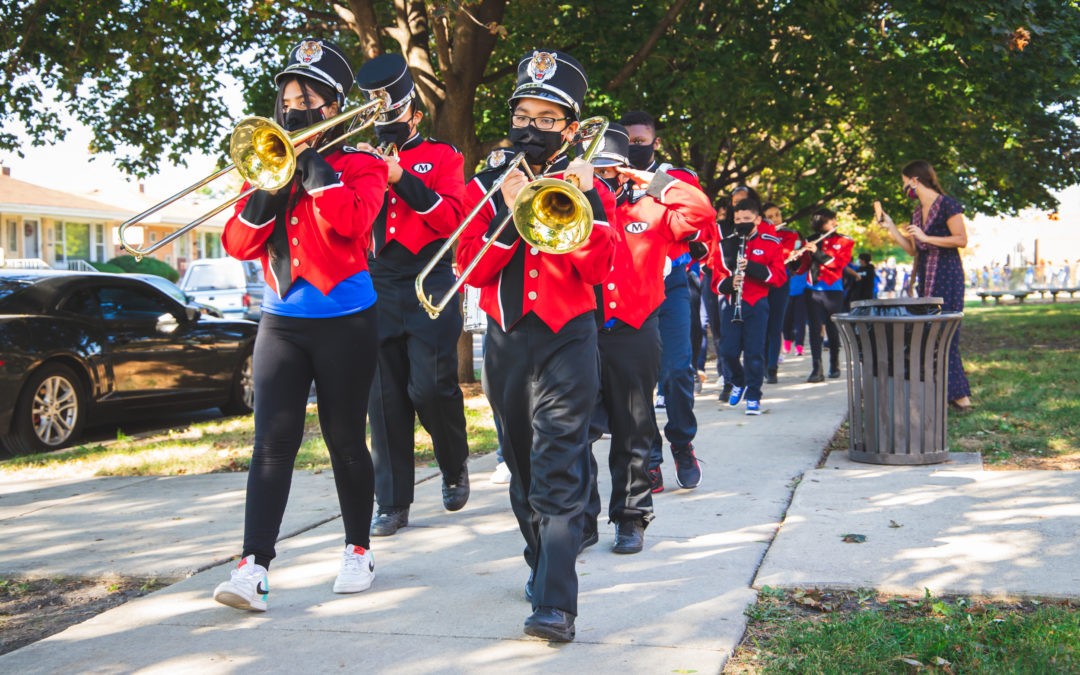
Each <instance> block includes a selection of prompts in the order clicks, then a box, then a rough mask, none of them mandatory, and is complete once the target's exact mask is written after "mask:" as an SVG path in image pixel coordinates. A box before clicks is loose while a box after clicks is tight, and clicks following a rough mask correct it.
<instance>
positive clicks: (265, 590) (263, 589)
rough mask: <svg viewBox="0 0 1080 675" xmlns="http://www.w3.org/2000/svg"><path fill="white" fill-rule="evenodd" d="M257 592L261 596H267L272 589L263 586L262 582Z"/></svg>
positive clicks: (256, 588) (256, 589)
mask: <svg viewBox="0 0 1080 675" xmlns="http://www.w3.org/2000/svg"><path fill="white" fill-rule="evenodd" d="M255 592H256V593H258V594H259V595H267V594H269V593H270V589H269V588H267V587H266V586H263V582H261V581H260V582H259V585H258V586H256V587H255Z"/></svg>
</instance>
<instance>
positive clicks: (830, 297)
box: [803, 288, 844, 368]
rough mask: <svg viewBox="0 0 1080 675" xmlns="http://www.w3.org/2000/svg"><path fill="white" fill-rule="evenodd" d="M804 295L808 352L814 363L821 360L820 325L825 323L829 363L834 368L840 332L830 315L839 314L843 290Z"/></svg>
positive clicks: (814, 292)
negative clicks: (808, 338)
mask: <svg viewBox="0 0 1080 675" xmlns="http://www.w3.org/2000/svg"><path fill="white" fill-rule="evenodd" d="M803 295H805V296H806V314H807V316H808V318H809V319H810V354H811V357H812V358H813V361H814V363H819V362H820V361H821V325H822V324H825V334H826V335H827V336H828V338H829V363H830V365H831V366H833V367H834V368H835V367H836V366H837V365H838V364H839V363H840V332H839V331H838V330H836V324H835V323H833V320H832V315H833V314H839V313H840V312H841V311H842V310H843V307H844V292H843V291H812V290H810V289H809V288H808V289H806V291H805V292H804V293H803Z"/></svg>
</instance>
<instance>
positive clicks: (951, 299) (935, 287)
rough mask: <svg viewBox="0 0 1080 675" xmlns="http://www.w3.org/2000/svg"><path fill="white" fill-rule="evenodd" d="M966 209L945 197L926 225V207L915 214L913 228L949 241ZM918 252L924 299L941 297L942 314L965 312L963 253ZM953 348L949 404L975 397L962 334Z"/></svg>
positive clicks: (925, 248) (921, 248) (930, 248)
mask: <svg viewBox="0 0 1080 675" xmlns="http://www.w3.org/2000/svg"><path fill="white" fill-rule="evenodd" d="M963 212H964V207H963V206H962V205H961V204H960V202H958V201H956V200H955V199H953V198H952V197H947V196H945V195H941V196H939V197H938V198H937V200H936V201H935V202H934V205H933V206H931V207H930V213H929V217H928V218H927V219H926V220H927V222H926V223H925V224H924V223H923V222H922V220H923V218H922V207H921V206H919V207H917V208H916V209H915V212H914V213H912V214H911V224H912V225H915V226H916V227H919V228H921V229H922V231H923V232H925V233H926V234H927V235H928V236H931V237H948V236H951V233H950V232H949V226H948V224H947V223H948V220H949V218H952V217H953V216H955V215H956V214H958V213H963ZM915 247H916V248H917V249H918V252H919V255H918V261H917V263H916V273H917V275H918V289H919V296H920V297H939V298H942V299H943V300H944V303H942V307H941V309H942V311H945V312H962V311H964V265H963V263H962V262H961V260H960V249H957V248H942V247H940V246H934V245H933V244H926V243H923V242H920V241H916V242H915ZM950 345H951V346H950V348H949V400H950V401H955V400H956V399H958V398H964V397H965V396H970V395H971V387H970V386H968V379H967V375H966V374H965V373H964V364H963V363H962V362H961V360H960V331H959V330H957V331H956V332H955V333H953V337H952V342H951V343H950Z"/></svg>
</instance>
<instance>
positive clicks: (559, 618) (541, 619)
mask: <svg viewBox="0 0 1080 675" xmlns="http://www.w3.org/2000/svg"><path fill="white" fill-rule="evenodd" d="M525 634H526V635H531V636H533V637H538V638H543V639H545V640H551V641H553V642H573V640H574V615H573V614H570V613H569V612H564V611H562V610H561V609H555V608H554V607H541V608H539V609H537V610H536V611H535V612H533V613H532V614H530V615H529V618H528V619H525Z"/></svg>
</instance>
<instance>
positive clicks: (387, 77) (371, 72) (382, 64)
mask: <svg viewBox="0 0 1080 675" xmlns="http://www.w3.org/2000/svg"><path fill="white" fill-rule="evenodd" d="M356 86H358V87H360V89H361V90H362V91H363V92H364V95H365V96H366V97H367V100H369V101H373V100H375V99H377V98H381V99H383V100H384V101H385V102H386V107H385V108H383V113H382V114H380V115H379V119H378V122H393V121H394V120H395V119H397V117H398V116H400V115H401V109H402V108H403V107H404V106H406V105H408V103H409V101H411V100H413V98H414V97H415V96H416V86H415V85H414V84H413V79H412V75H410V74H409V64H407V63H406V62H405V57H404V56H402V55H401V54H383V55H382V56H376V57H375V58H373V59H371V60H370V61H368V62H367V63H365V64H364V65H363V66H361V67H360V70H359V71H357V73H356Z"/></svg>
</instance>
